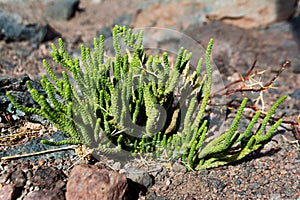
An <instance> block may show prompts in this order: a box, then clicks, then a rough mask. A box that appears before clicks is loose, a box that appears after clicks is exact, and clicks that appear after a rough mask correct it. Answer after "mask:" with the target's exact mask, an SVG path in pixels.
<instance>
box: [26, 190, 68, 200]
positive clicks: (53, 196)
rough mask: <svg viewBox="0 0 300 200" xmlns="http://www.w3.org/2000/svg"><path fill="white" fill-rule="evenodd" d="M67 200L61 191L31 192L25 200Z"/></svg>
mask: <svg viewBox="0 0 300 200" xmlns="http://www.w3.org/2000/svg"><path fill="white" fill-rule="evenodd" d="M36 199H38V200H65V199H66V198H65V195H64V193H63V191H61V190H41V191H32V192H29V193H28V195H27V196H26V197H25V200H36Z"/></svg>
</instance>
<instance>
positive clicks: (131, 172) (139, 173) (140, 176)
mask: <svg viewBox="0 0 300 200" xmlns="http://www.w3.org/2000/svg"><path fill="white" fill-rule="evenodd" d="M125 170H126V171H125V174H126V176H127V178H129V179H131V180H132V181H133V182H136V183H139V184H140V185H142V186H144V187H145V188H147V189H150V188H151V186H152V185H153V180H152V178H151V177H150V176H149V174H148V173H147V172H146V171H145V170H143V169H138V168H135V167H130V168H127V169H125Z"/></svg>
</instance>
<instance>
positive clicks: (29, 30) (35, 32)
mask: <svg viewBox="0 0 300 200" xmlns="http://www.w3.org/2000/svg"><path fill="white" fill-rule="evenodd" d="M58 35H59V34H58V33H57V32H56V31H55V30H54V29H53V28H51V27H50V26H49V25H48V24H47V23H46V22H45V21H43V20H40V21H34V22H32V21H31V22H29V21H27V20H23V18H22V16H20V15H19V14H16V13H7V12H6V11H4V10H1V9H0V39H1V40H5V41H7V42H11V41H22V40H29V41H32V42H37V43H40V42H42V41H45V40H49V39H53V38H54V37H56V36H58Z"/></svg>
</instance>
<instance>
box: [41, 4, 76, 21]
mask: <svg viewBox="0 0 300 200" xmlns="http://www.w3.org/2000/svg"><path fill="white" fill-rule="evenodd" d="M78 5H79V0H60V1H56V2H54V4H53V5H51V6H49V7H48V8H47V9H46V15H47V16H48V17H49V18H50V19H51V20H61V21H64V20H69V19H71V18H72V17H73V16H74V15H75V12H76V11H77V10H78Z"/></svg>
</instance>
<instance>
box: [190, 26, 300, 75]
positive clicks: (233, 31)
mask: <svg viewBox="0 0 300 200" xmlns="http://www.w3.org/2000/svg"><path fill="white" fill-rule="evenodd" d="M281 23H287V26H286V27H288V28H289V29H291V26H290V25H289V24H288V22H281ZM185 33H186V34H187V35H189V36H192V37H193V38H194V39H195V40H196V41H198V42H199V43H200V44H202V45H203V46H206V45H207V43H208V41H209V40H210V38H213V39H214V41H215V43H214V46H213V50H212V54H213V58H214V62H215V63H216V65H217V67H218V69H219V70H220V72H221V74H224V75H225V76H227V77H228V76H232V74H234V73H236V72H238V73H245V72H246V71H247V70H248V69H249V68H250V66H252V64H253V62H254V60H255V59H257V63H256V66H259V67H260V69H267V68H268V67H270V66H272V68H273V69H274V70H279V68H280V65H281V63H283V62H284V61H285V60H289V61H291V64H292V66H297V67H300V60H299V54H300V52H299V49H298V46H297V42H296V41H295V40H294V37H293V34H292V32H289V33H288V34H287V33H284V32H282V31H281V30H280V29H278V27H276V26H270V27H269V28H268V29H262V30H257V29H248V30H245V29H242V28H239V27H235V26H233V25H230V24H226V23H224V22H222V21H214V22H211V23H209V24H206V25H204V26H198V27H194V26H191V27H189V28H188V29H186V30H185ZM274 38H280V40H274ZM278 47H280V48H278ZM274 58H278V59H274ZM237 70H238V71H237Z"/></svg>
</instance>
